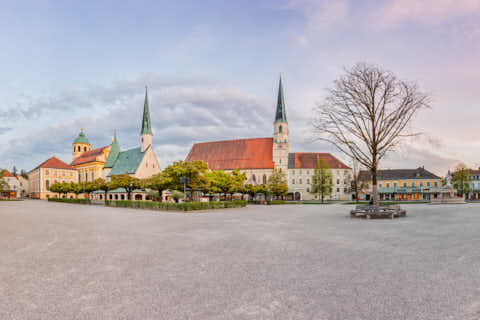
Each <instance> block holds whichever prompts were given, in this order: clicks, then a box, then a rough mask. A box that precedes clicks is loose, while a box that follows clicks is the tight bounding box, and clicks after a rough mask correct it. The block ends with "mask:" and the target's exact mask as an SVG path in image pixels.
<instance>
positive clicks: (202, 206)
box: [105, 200, 247, 211]
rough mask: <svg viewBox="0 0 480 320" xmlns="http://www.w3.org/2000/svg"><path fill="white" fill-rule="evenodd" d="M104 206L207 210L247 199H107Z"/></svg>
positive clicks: (244, 203) (236, 204) (237, 204)
mask: <svg viewBox="0 0 480 320" xmlns="http://www.w3.org/2000/svg"><path fill="white" fill-rule="evenodd" d="M105 205H106V206H109V207H119V208H138V209H153V210H167V211H194V210H209V209H224V208H241V207H245V206H247V201H244V200H235V201H218V202H217V201H213V202H183V203H171V202H156V201H129V200H118V201H112V200H107V201H106V202H105Z"/></svg>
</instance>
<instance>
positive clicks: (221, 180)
mask: <svg viewBox="0 0 480 320" xmlns="http://www.w3.org/2000/svg"><path fill="white" fill-rule="evenodd" d="M205 177H206V178H207V181H208V184H207V187H206V189H207V190H208V192H209V193H212V194H215V193H223V194H224V195H225V198H226V197H227V194H228V193H230V192H231V190H232V187H233V184H234V182H233V177H232V175H231V174H230V173H228V172H225V171H221V170H213V171H211V172H207V173H205Z"/></svg>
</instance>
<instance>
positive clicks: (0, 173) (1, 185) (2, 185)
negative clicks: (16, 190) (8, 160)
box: [0, 169, 10, 192]
mask: <svg viewBox="0 0 480 320" xmlns="http://www.w3.org/2000/svg"><path fill="white" fill-rule="evenodd" d="M6 172H7V171H6V170H2V169H0V192H2V191H6V190H8V189H9V188H10V187H9V185H8V183H7V181H6V180H5V179H3V177H4V176H5V173H6Z"/></svg>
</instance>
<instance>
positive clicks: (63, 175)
mask: <svg viewBox="0 0 480 320" xmlns="http://www.w3.org/2000/svg"><path fill="white" fill-rule="evenodd" d="M28 181H29V191H30V197H32V198H35V199H47V198H52V197H53V198H59V197H61V195H59V194H57V193H53V192H50V191H48V188H49V187H50V186H51V185H53V184H55V183H57V182H68V183H70V182H74V183H76V182H77V181H78V175H77V171H76V170H75V168H73V167H72V166H70V165H68V164H66V163H65V162H63V161H61V160H59V159H57V158H55V157H52V158H50V159H48V160H46V161H44V162H43V163H42V164H40V165H39V166H37V167H36V168H35V169H33V170H32V171H30V172H29V173H28ZM67 197H68V198H74V197H75V195H74V194H68V195H67Z"/></svg>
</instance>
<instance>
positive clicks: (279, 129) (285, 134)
mask: <svg viewBox="0 0 480 320" xmlns="http://www.w3.org/2000/svg"><path fill="white" fill-rule="evenodd" d="M289 152H290V141H289V131H288V122H287V114H286V111H285V100H284V96H283V86H282V77H281V76H280V82H279V85H278V98H277V111H276V112H275V121H274V122H273V162H274V163H275V168H276V169H280V170H281V171H282V172H283V173H285V174H287V169H288V153H289Z"/></svg>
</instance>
